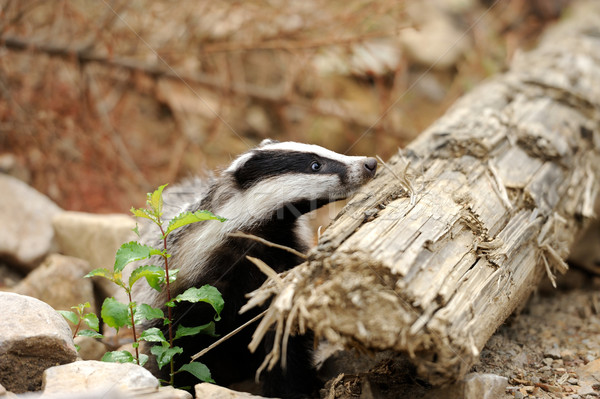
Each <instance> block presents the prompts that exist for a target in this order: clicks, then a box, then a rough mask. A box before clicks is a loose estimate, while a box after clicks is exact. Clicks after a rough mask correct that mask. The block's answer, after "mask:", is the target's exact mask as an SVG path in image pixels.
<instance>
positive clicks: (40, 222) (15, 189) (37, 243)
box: [0, 174, 62, 271]
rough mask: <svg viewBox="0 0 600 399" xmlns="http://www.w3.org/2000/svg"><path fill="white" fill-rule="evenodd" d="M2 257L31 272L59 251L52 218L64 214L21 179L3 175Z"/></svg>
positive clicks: (0, 206)
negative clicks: (56, 249) (48, 256)
mask: <svg viewBox="0 0 600 399" xmlns="http://www.w3.org/2000/svg"><path fill="white" fill-rule="evenodd" d="M0 193H2V195H1V196H0V220H2V229H1V230H0V257H4V258H7V259H8V260H10V261H11V262H14V263H15V264H16V265H18V266H20V267H22V268H23V269H25V270H27V271H29V270H33V269H34V268H35V267H36V266H37V265H38V264H39V263H40V261H41V260H42V259H44V258H45V257H46V255H48V253H50V252H51V251H53V250H54V249H55V248H56V244H55V241H54V230H53V228H52V218H53V217H54V216H56V215H58V214H60V213H62V210H61V209H60V208H59V207H58V206H57V205H56V204H55V203H54V202H52V201H51V200H50V199H49V198H48V197H46V196H45V195H43V194H40V193H39V192H37V191H36V190H34V189H33V188H31V187H29V186H28V185H27V184H25V183H23V182H22V181H20V180H19V179H16V178H14V177H11V176H7V175H3V174H0Z"/></svg>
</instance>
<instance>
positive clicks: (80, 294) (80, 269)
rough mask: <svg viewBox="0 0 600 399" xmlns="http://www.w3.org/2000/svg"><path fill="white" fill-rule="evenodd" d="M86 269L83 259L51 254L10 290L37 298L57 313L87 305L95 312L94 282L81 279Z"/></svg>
mask: <svg viewBox="0 0 600 399" xmlns="http://www.w3.org/2000/svg"><path fill="white" fill-rule="evenodd" d="M88 269H89V265H88V263H87V262H86V261H84V260H81V259H77V258H72V257H69V256H63V255H58V254H52V255H49V256H48V257H47V258H46V259H45V260H44V262H43V263H42V264H41V265H40V266H39V267H38V268H37V269H35V270H34V271H32V272H31V273H29V274H28V275H27V277H26V278H25V279H23V280H22V281H21V282H20V283H19V284H17V285H16V286H15V287H13V288H12V290H11V291H12V292H15V293H17V294H22V295H27V296H32V297H34V298H37V299H39V300H41V301H43V302H45V303H47V304H48V305H50V306H52V307H53V308H54V309H56V310H70V309H71V306H75V305H77V304H80V303H84V302H90V305H91V310H92V311H95V309H96V307H95V302H94V287H93V282H92V280H91V279H87V278H83V276H84V275H86V274H87V272H88ZM71 328H72V329H73V328H75V326H71Z"/></svg>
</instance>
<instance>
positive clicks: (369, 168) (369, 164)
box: [363, 158, 377, 178]
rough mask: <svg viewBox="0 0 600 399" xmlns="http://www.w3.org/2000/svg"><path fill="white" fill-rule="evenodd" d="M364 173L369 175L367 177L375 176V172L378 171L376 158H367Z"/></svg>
mask: <svg viewBox="0 0 600 399" xmlns="http://www.w3.org/2000/svg"><path fill="white" fill-rule="evenodd" d="M363 165H364V169H363V173H365V175H367V177H369V178H370V177H373V176H375V172H377V160H376V159H375V158H367V159H365V162H364V164H363Z"/></svg>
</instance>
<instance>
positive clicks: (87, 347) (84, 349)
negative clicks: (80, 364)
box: [75, 337, 106, 360]
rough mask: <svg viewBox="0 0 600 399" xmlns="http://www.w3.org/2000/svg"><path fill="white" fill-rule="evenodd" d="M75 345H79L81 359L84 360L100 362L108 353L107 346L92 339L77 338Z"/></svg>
mask: <svg viewBox="0 0 600 399" xmlns="http://www.w3.org/2000/svg"><path fill="white" fill-rule="evenodd" d="M75 344H76V345H79V357H80V358H81V359H83V360H100V359H102V356H104V354H105V353H106V345H104V344H103V343H102V341H100V340H98V339H96V338H92V337H75Z"/></svg>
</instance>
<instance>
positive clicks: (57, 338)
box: [0, 292, 77, 393]
mask: <svg viewBox="0 0 600 399" xmlns="http://www.w3.org/2000/svg"><path fill="white" fill-rule="evenodd" d="M0 309H2V318H0V384H2V385H3V386H4V387H5V388H6V389H7V390H9V391H11V392H14V393H22V392H27V391H35V390H38V389H40V387H41V385H42V373H43V372H44V370H46V369H47V368H48V367H51V366H55V365H57V364H65V363H70V362H73V361H74V360H75V359H76V358H77V351H76V350H75V346H74V344H73V338H72V333H71V329H70V328H69V326H68V324H67V322H66V320H65V319H64V318H63V317H62V316H61V315H60V314H58V313H57V312H56V311H55V310H54V309H52V308H51V307H50V306H49V305H47V304H45V303H44V302H42V301H40V300H38V299H35V298H32V297H28V296H24V295H19V294H15V293H10V292H0Z"/></svg>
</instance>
